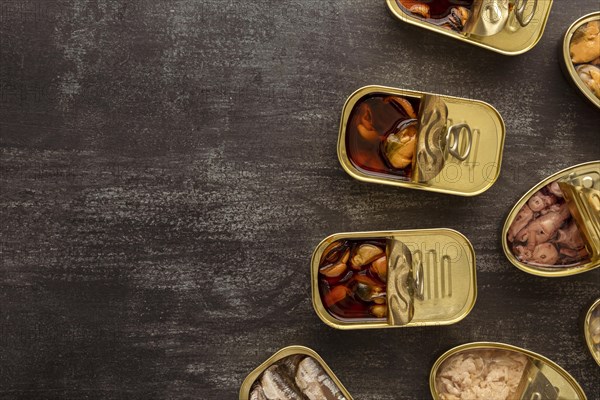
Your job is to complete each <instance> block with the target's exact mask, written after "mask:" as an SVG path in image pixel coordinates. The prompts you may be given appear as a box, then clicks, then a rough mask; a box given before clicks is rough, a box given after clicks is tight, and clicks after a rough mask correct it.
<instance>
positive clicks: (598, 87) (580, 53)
mask: <svg viewBox="0 0 600 400" xmlns="http://www.w3.org/2000/svg"><path fill="white" fill-rule="evenodd" d="M561 49H562V60H561V67H562V69H563V72H564V73H565V75H566V76H567V77H568V79H569V81H570V82H571V83H572V84H573V85H574V86H575V87H576V88H577V90H578V92H579V93H581V94H582V95H583V96H585V97H586V98H587V99H588V100H589V101H591V102H592V104H594V105H595V106H596V107H598V108H600V11H598V12H594V13H591V14H588V15H585V16H583V17H581V18H580V19H578V20H577V21H575V22H574V23H573V25H571V26H570V27H569V29H567V32H566V33H565V36H564V38H563V43H562V48H561Z"/></svg>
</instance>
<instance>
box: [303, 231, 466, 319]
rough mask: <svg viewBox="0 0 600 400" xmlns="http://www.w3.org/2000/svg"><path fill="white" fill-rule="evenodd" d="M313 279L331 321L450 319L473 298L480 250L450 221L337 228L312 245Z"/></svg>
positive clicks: (321, 309)
mask: <svg viewBox="0 0 600 400" xmlns="http://www.w3.org/2000/svg"><path fill="white" fill-rule="evenodd" d="M311 284H312V302H313V307H314V309H315V311H316V313H317V315H318V316H319V318H321V320H322V321H323V322H325V323H326V324H327V325H329V326H331V327H333V328H337V329H373V328H392V327H398V328H399V327H412V326H430V325H436V326H437V325H449V324H453V323H456V322H458V321H460V320H462V319H463V318H465V317H466V316H467V314H469V312H470V311H471V310H472V308H473V306H474V305H475V299H476V297H477V280H476V268H475V252H474V250H473V246H472V245H471V243H470V242H469V240H467V238H465V237H464V236H463V235H462V234H460V233H459V232H456V231H454V230H451V229H422V230H406V231H378V232H353V233H337V234H334V235H331V236H329V237H327V238H326V239H324V240H323V241H322V242H321V243H319V245H318V246H317V248H316V249H315V251H314V253H313V256H312V260H311Z"/></svg>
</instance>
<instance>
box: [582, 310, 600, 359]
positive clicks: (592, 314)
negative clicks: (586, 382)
mask: <svg viewBox="0 0 600 400" xmlns="http://www.w3.org/2000/svg"><path fill="white" fill-rule="evenodd" d="M583 331H584V336H585V342H586V343H587V346H588V349H589V350H590V353H591V354H592V357H593V358H594V360H596V362H597V363H598V365H599V366H600V299H598V300H596V301H595V302H594V304H592V306H591V307H590V309H589V310H588V312H587V314H586V316H585V321H584V324H583Z"/></svg>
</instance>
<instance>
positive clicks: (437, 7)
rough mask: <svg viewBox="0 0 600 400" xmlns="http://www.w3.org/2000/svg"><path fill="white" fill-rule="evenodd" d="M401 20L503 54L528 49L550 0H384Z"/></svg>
mask: <svg viewBox="0 0 600 400" xmlns="http://www.w3.org/2000/svg"><path fill="white" fill-rule="evenodd" d="M386 1H387V6H388V9H389V10H390V11H391V13H392V14H393V15H394V16H395V17H396V18H398V19H399V20H401V21H403V22H407V23H409V24H412V25H417V26H420V27H422V28H425V29H429V30H430V31H434V32H437V33H440V34H442V35H446V36H450V37H452V38H455V39H458V40H461V41H463V42H467V43H471V44H474V45H476V46H480V47H483V48H486V49H488V50H492V51H495V52H497V53H501V54H505V55H511V56H512V55H517V54H522V53H525V52H526V51H528V50H531V49H532V48H533V47H534V46H535V45H536V44H537V43H538V42H539V41H540V39H541V38H542V34H543V33H544V28H545V27H546V22H547V21H548V16H549V15H550V9H551V7H552V0H539V1H538V0H514V1H513V0H473V1H470V2H468V5H467V6H454V5H451V4H450V3H449V2H447V1H441V0H438V1H430V2H427V4H426V3H425V2H422V1H415V0H386Z"/></svg>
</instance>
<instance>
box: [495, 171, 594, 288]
mask: <svg viewBox="0 0 600 400" xmlns="http://www.w3.org/2000/svg"><path fill="white" fill-rule="evenodd" d="M554 185H557V186H555V187H557V188H558V191H557V192H556V193H559V194H558V195H556V194H555V193H554V192H555V189H554V188H553V186H554ZM544 202H545V203H544ZM553 202H554V204H553ZM538 204H539V207H538ZM535 207H538V208H535ZM519 228H520V229H519ZM520 237H523V238H525V237H526V238H527V240H524V241H523V240H521V239H520ZM529 237H532V238H533V239H534V242H533V244H532V245H530V243H531V240H530V239H529ZM517 243H523V244H522V245H517ZM540 246H541V247H540ZM552 246H554V249H553V248H552ZM502 248H503V249H504V253H505V254H506V257H507V258H508V260H509V261H510V262H511V263H512V264H513V265H514V266H516V267H517V268H519V269H521V270H522V271H525V272H527V273H530V274H533V275H538V276H544V277H564V276H569V275H575V274H579V273H583V272H587V271H590V270H592V269H595V268H598V267H599V266H600V161H592V162H588V163H584V164H579V165H575V166H573V167H570V168H566V169H564V170H562V171H559V172H557V173H555V174H553V175H551V176H550V177H548V178H546V179H544V180H543V181H542V182H540V183H538V184H537V185H535V186H534V187H533V188H532V189H531V190H529V191H528V192H527V193H526V194H525V195H524V196H523V197H521V199H520V200H519V201H518V202H517V203H516V204H515V206H514V207H513V209H512V210H511V211H510V213H509V214H508V217H507V219H506V222H505V224H504V228H503V230H502ZM573 252H576V253H575V255H574V256H573V257H571V255H572V253H573ZM536 254H537V255H536ZM542 257H546V258H545V259H544V258H542ZM557 257H558V258H557ZM556 258H557V262H555V263H551V262H550V260H551V259H556ZM543 260H547V261H543Z"/></svg>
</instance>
